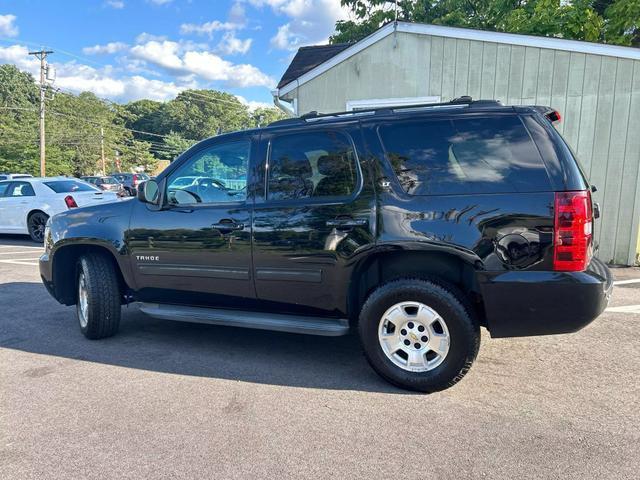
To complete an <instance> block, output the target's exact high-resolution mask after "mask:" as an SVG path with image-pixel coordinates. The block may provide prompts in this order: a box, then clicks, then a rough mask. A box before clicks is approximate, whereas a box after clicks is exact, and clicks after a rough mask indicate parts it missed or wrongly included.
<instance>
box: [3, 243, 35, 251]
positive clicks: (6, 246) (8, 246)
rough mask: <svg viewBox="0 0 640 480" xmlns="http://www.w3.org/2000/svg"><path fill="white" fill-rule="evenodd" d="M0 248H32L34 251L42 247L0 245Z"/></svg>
mask: <svg viewBox="0 0 640 480" xmlns="http://www.w3.org/2000/svg"><path fill="white" fill-rule="evenodd" d="M0 248H33V249H35V250H42V247H39V246H37V245H33V246H32V245H20V244H15V245H0Z"/></svg>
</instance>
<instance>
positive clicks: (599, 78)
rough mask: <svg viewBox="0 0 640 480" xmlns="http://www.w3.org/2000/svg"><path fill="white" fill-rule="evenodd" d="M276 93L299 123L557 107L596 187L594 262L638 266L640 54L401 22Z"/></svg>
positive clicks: (312, 60)
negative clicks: (400, 110) (481, 102)
mask: <svg viewBox="0 0 640 480" xmlns="http://www.w3.org/2000/svg"><path fill="white" fill-rule="evenodd" d="M273 93H274V100H275V102H276V104H277V105H279V106H280V107H281V108H283V109H286V110H288V111H290V113H292V114H294V115H301V114H304V113H306V112H310V111H314V110H316V111H319V112H331V111H343V110H357V109H362V108H369V107H376V106H384V105H410V104H420V103H429V102H439V101H447V100H450V99H452V98H455V97H459V96H462V95H470V96H472V97H473V98H474V99H498V100H501V101H502V102H503V103H505V104H511V105H520V104H535V105H549V106H552V107H554V108H555V109H557V110H559V111H560V112H561V114H562V116H563V121H562V122H561V123H560V124H559V126H558V129H559V130H560V132H561V133H562V134H563V136H564V137H565V139H566V140H567V141H568V142H569V144H570V145H571V147H572V148H573V149H574V151H575V152H576V153H577V155H578V158H579V159H580V161H581V163H582V165H583V167H584V169H585V171H586V172H587V174H588V176H589V178H590V180H591V183H592V184H594V185H596V186H597V188H598V191H597V192H596V194H595V200H596V201H597V202H599V203H600V205H601V208H602V219H601V220H600V221H599V222H598V223H597V224H596V237H597V241H598V242H599V244H600V251H599V253H598V256H599V257H600V258H601V259H603V260H605V261H606V262H609V263H613V264H622V265H632V264H634V263H636V262H637V261H638V249H639V248H640V239H639V234H640V232H639V225H640V49H637V48H629V47H619V46H612V45H602V44H595V43H588V42H578V41H573V40H564V39H558V38H547V37H534V36H528V35H516V34H508V33H497V32H486V31H481V30H471V29H462V28H453V27H443V26H436V25H424V24H415V23H405V22H398V23H397V24H394V23H391V24H388V25H386V26H384V27H382V28H380V29H379V30H378V31H376V32H375V33H373V34H372V35H370V36H369V37H367V38H365V39H363V40H361V41H360V42H357V43H354V44H349V45H346V44H342V45H329V46H318V47H303V48H301V49H300V50H299V51H298V53H297V55H296V56H295V57H294V59H293V61H292V62H291V65H290V66H289V68H288V69H287V71H286V72H285V74H284V76H283V77H282V80H281V81H280V83H279V84H278V88H277V89H276V90H274V92H273Z"/></svg>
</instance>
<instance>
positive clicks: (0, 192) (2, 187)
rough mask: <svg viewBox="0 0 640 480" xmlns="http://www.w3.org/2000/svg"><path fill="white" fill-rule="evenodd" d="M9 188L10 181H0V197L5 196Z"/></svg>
mask: <svg viewBox="0 0 640 480" xmlns="http://www.w3.org/2000/svg"><path fill="white" fill-rule="evenodd" d="M7 188H9V182H2V183H0V197H4V194H5V192H6V191H7Z"/></svg>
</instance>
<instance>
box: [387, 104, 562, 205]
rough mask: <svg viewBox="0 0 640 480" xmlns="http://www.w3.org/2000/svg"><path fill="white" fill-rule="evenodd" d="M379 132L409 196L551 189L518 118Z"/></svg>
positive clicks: (399, 126)
mask: <svg viewBox="0 0 640 480" xmlns="http://www.w3.org/2000/svg"><path fill="white" fill-rule="evenodd" d="M379 132H380V136H381V138H382V142H383V144H384V147H385V150H386V153H387V158H388V159H389V161H390V162H391V165H392V167H393V169H394V171H395V172H396V175H397V176H398V180H399V181H400V184H401V185H402V187H403V188H404V190H405V191H406V192H407V193H409V194H411V195H438V194H464V193H499V192H534V191H545V190H549V189H550V183H549V178H548V176H547V172H546V170H545V167H544V164H543V162H542V159H541V158H540V155H539V153H538V150H537V149H536V146H535V144H534V143H533V141H532V140H531V137H530V136H529V134H528V132H527V130H526V129H525V128H524V125H523V124H522V122H521V121H520V118H519V117H517V116H514V115H512V116H502V117H490V118H478V117H474V118H461V119H454V120H425V121H420V122H407V123H404V122H403V123H394V124H391V125H386V126H382V127H380V130H379Z"/></svg>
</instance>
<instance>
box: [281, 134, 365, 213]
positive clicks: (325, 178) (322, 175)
mask: <svg viewBox="0 0 640 480" xmlns="http://www.w3.org/2000/svg"><path fill="white" fill-rule="evenodd" d="M356 183H357V169H356V156H355V153H354V151H353V147H352V146H351V142H350V141H349V139H348V138H347V137H346V136H345V135H343V134H341V133H338V132H313V133H301V134H293V135H283V136H281V137H277V138H275V139H274V140H273V141H272V142H271V155H270V159H269V185H268V197H269V199H270V200H293V199H301V198H312V197H346V196H349V195H351V194H352V193H353V192H354V190H355V189H356Z"/></svg>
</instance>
